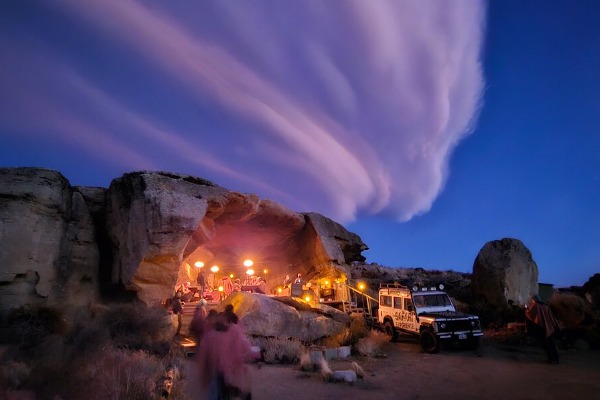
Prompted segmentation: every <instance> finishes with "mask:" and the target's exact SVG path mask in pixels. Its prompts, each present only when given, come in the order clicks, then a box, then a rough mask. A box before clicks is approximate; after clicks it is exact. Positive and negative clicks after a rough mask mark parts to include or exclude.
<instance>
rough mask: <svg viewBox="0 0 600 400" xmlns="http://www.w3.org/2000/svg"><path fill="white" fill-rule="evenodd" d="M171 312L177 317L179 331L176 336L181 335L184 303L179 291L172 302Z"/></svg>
mask: <svg viewBox="0 0 600 400" xmlns="http://www.w3.org/2000/svg"><path fill="white" fill-rule="evenodd" d="M171 310H172V311H173V314H175V315H177V331H176V333H175V336H179V335H180V334H181V325H182V324H183V301H182V300H181V292H180V291H177V293H175V297H174V298H173V301H171Z"/></svg>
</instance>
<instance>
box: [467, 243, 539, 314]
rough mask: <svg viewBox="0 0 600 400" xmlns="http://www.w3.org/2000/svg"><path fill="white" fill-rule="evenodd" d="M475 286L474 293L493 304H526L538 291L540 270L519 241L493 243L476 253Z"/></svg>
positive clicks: (474, 265) (473, 279)
mask: <svg viewBox="0 0 600 400" xmlns="http://www.w3.org/2000/svg"><path fill="white" fill-rule="evenodd" d="M472 283H473V289H474V291H475V294H476V295H477V296H480V297H481V298H483V299H485V300H486V301H487V302H488V303H489V304H491V305H494V306H497V307H500V308H502V307H505V306H507V305H508V304H509V302H512V303H513V304H515V305H525V304H526V303H527V301H528V300H529V299H530V298H531V296H532V295H534V294H536V293H537V292H538V267H537V264H536V263H535V261H533V257H532V255H531V252H530V251H529V249H527V247H525V245H524V244H523V242H521V241H520V240H518V239H511V238H504V239H501V240H494V241H491V242H488V243H486V244H485V245H484V246H483V248H482V249H481V250H480V251H479V254H477V258H476V259H475V263H474V264H473V277H472Z"/></svg>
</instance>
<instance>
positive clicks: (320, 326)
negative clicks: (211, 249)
mask: <svg viewBox="0 0 600 400" xmlns="http://www.w3.org/2000/svg"><path fill="white" fill-rule="evenodd" d="M226 304H232V305H233V307H234V311H235V313H236V314H237V315H238V317H239V318H240V324H242V326H243V327H244V331H245V332H246V334H248V335H253V336H263V337H278V338H288V339H298V340H301V341H305V342H312V341H315V340H317V339H320V338H324V337H331V336H336V335H339V334H341V333H343V332H344V331H345V330H346V327H347V326H348V322H349V316H348V315H347V314H345V313H343V312H341V311H339V310H336V309H334V308H333V307H328V306H326V305H323V304H320V305H318V308H311V307H307V306H306V304H304V305H302V306H298V307H293V306H292V305H291V303H289V302H287V303H286V302H282V301H278V300H277V298H276V297H269V296H265V295H261V294H252V293H244V292H238V293H234V294H232V295H231V296H229V297H227V299H225V302H224V304H223V306H224V305H226Z"/></svg>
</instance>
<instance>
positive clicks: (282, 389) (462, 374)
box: [251, 340, 600, 400]
mask: <svg viewBox="0 0 600 400" xmlns="http://www.w3.org/2000/svg"><path fill="white" fill-rule="evenodd" d="M382 350H383V353H384V354H385V355H386V357H382V358H372V357H354V356H351V357H349V358H348V359H345V360H338V361H331V362H330V367H331V369H332V370H341V369H350V364H351V362H352V361H356V362H357V363H358V364H359V365H360V366H361V367H362V368H363V369H364V370H365V372H366V374H367V376H366V379H365V380H363V381H358V382H357V383H356V384H354V385H352V386H351V385H349V384H347V383H328V382H324V381H323V380H322V379H321V375H320V373H319V372H311V373H306V372H303V371H301V370H300V369H299V366H298V365H262V366H259V365H253V366H252V367H251V375H252V395H253V396H252V398H253V399H254V400H270V399H278V400H279V399H286V400H309V399H310V400H331V399H334V400H342V399H368V400H378V399H386V400H389V399H446V400H447V399H580V398H595V397H597V396H598V393H600V351H598V350H587V351H559V353H560V364H559V365H550V364H547V363H546V358H545V355H544V353H543V351H542V349H541V348H540V347H536V346H531V345H525V344H519V345H506V344H501V343H499V342H497V341H490V340H485V341H484V343H483V345H482V347H481V350H480V351H479V353H476V352H473V351H466V350H458V349H447V350H443V351H442V352H441V353H439V354H426V353H423V352H422V351H421V349H420V347H419V345H418V344H416V343H411V342H399V343H385V344H384V348H383V349H382Z"/></svg>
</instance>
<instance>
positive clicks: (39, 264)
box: [0, 168, 98, 311]
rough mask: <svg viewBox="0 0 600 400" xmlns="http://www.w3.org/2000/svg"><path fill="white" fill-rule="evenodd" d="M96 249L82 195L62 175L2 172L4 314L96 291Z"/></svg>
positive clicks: (0, 301)
mask: <svg viewBox="0 0 600 400" xmlns="http://www.w3.org/2000/svg"><path fill="white" fill-rule="evenodd" d="M97 274H98V248H97V246H96V241H95V230H94V224H93V222H92V218H91V215H90V213H89V211H88V208H87V206H86V203H85V201H84V199H83V197H82V195H81V194H80V193H79V192H78V191H76V190H74V189H73V188H72V187H71V186H70V185H69V182H67V180H66V179H65V178H64V177H63V176H62V175H61V174H60V173H58V172H55V171H48V170H42V169H36V168H10V169H8V168H2V169H0V283H1V284H0V311H4V310H7V309H10V308H12V307H14V306H20V305H23V304H28V303H29V304H36V303H39V302H44V303H45V304H68V305H73V306H76V305H78V304H85V303H86V302H89V301H90V300H94V299H95V297H96V296H97V293H98V287H97Z"/></svg>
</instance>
